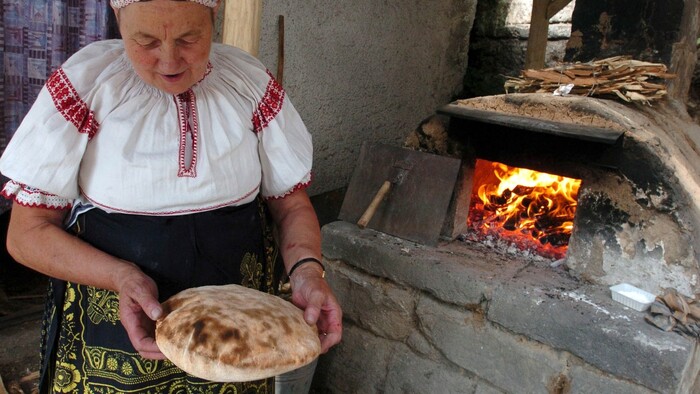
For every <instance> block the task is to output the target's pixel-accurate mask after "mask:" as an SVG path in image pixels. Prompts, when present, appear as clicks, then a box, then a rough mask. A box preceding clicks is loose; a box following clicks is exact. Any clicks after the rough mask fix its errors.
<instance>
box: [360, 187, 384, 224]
mask: <svg viewBox="0 0 700 394" xmlns="http://www.w3.org/2000/svg"><path fill="white" fill-rule="evenodd" d="M389 190H391V182H389V181H384V184H383V185H382V187H380V188H379V191H378V192H377V194H375V195H374V198H373V199H372V202H371V203H369V206H368V207H367V209H366V210H365V213H363V214H362V216H361V217H360V220H358V221H357V225H358V226H360V228H365V227H367V224H368V223H369V221H370V220H372V216H374V213H375V212H377V208H378V207H379V203H381V202H382V200H383V199H384V197H385V196H386V195H387V193H389Z"/></svg>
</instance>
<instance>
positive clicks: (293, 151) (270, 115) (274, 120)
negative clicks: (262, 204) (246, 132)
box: [253, 73, 313, 198]
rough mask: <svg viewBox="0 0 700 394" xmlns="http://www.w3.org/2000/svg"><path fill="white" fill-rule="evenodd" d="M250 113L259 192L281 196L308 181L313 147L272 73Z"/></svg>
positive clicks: (304, 185)
mask: <svg viewBox="0 0 700 394" xmlns="http://www.w3.org/2000/svg"><path fill="white" fill-rule="evenodd" d="M268 76H269V78H270V80H269V82H268V85H267V89H266V92H265V95H264V97H263V99H262V100H261V101H260V103H259V104H258V108H257V110H256V111H255V114H254V116H253V129H254V131H255V132H256V133H257V135H258V140H259V145H258V149H259V155H260V162H261V165H262V172H263V174H262V185H261V188H262V195H263V197H265V198H282V197H284V196H286V195H287V194H290V193H292V192H294V191H296V190H298V189H301V188H305V187H307V186H308V185H309V184H310V182H311V168H312V163H313V146H312V142H311V134H310V133H309V132H308V130H307V129H306V126H305V125H304V122H303V121H302V119H301V116H300V115H299V113H298V112H297V111H296V109H295V108H294V106H293V105H292V103H291V101H290V100H289V98H288V97H287V96H286V94H285V91H284V89H283V88H282V86H281V85H280V84H279V83H277V81H275V79H274V78H273V77H272V75H269V73H268Z"/></svg>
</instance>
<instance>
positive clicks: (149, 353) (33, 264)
mask: <svg viewBox="0 0 700 394" xmlns="http://www.w3.org/2000/svg"><path fill="white" fill-rule="evenodd" d="M11 212H12V213H11V216H10V226H9V228H8V233H7V247H8V251H10V254H11V255H12V256H13V257H14V258H15V260H17V261H18V262H20V263H21V264H24V265H26V266H27V267H30V268H32V269H34V270H36V271H39V272H41V273H43V274H45V275H47V276H51V277H54V278H57V279H62V280H67V281H71V282H74V283H80V284H85V285H90V286H94V287H97V288H101V289H107V290H113V291H116V292H117V293H119V306H120V307H119V315H120V318H121V320H122V324H123V326H124V328H125V329H126V331H127V333H128V335H129V339H130V340H131V343H132V344H133V345H134V348H136V350H137V351H138V352H139V353H141V355H142V356H143V357H146V358H152V359H162V358H164V356H163V354H162V353H161V352H160V350H158V347H157V346H156V343H155V339H154V336H155V322H154V320H155V319H157V318H158V315H159V314H160V313H162V311H161V308H160V304H159V303H158V290H157V288H156V285H155V283H154V282H153V280H152V279H151V278H149V277H148V276H146V274H144V273H143V272H142V271H141V270H140V269H139V268H138V267H137V266H136V265H134V264H132V263H130V262H127V261H124V260H121V259H118V258H116V257H114V256H110V255H109V254H107V253H104V252H102V251H100V250H98V249H96V248H94V247H93V246H91V245H90V244H88V243H86V242H83V241H82V240H80V239H79V238H78V237H75V236H73V235H70V234H69V233H68V232H66V231H65V230H64V229H63V218H64V216H65V215H66V214H67V212H68V211H67V210H53V209H45V208H40V207H25V206H22V205H19V204H14V205H13V207H12V211H11ZM107 273H109V274H107ZM144 311H145V312H144Z"/></svg>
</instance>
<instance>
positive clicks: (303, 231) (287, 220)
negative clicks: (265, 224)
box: [267, 190, 343, 353]
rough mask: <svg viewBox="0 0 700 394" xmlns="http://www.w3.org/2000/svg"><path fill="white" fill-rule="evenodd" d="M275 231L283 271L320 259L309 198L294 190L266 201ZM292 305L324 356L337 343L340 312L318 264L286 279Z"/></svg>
mask: <svg viewBox="0 0 700 394" xmlns="http://www.w3.org/2000/svg"><path fill="white" fill-rule="evenodd" d="M267 205H268V207H270V213H271V214H272V217H273V218H274V220H275V223H276V224H277V228H278V229H279V238H280V249H281V252H282V258H283V259H284V262H285V265H286V268H287V272H289V270H290V269H291V267H292V266H293V265H294V264H295V263H296V262H297V261H299V260H301V259H304V258H308V257H314V258H318V257H320V256H321V231H320V228H319V225H318V219H317V218H316V212H315V211H314V208H313V206H312V205H311V201H310V200H309V196H308V195H307V194H306V192H305V191H304V190H297V191H295V192H294V193H291V194H289V195H288V196H285V197H284V198H281V199H273V200H269V201H268V202H267ZM290 281H291V285H292V302H293V303H294V304H295V305H296V306H298V307H299V308H302V309H303V310H304V319H305V320H306V322H307V323H309V324H316V326H317V327H318V331H319V336H320V338H321V348H322V351H323V352H324V353H325V352H327V351H328V349H330V347H331V346H333V345H335V344H337V343H338V342H340V338H341V337H342V331H343V313H342V311H341V308H340V305H339V304H338V301H337V300H336V298H335V296H334V295H333V292H332V291H331V288H330V286H328V283H327V282H326V280H325V279H324V278H323V268H322V267H321V266H320V265H319V264H315V263H311V262H309V263H305V264H303V265H300V266H299V268H297V269H296V270H294V272H293V274H292V275H291V278H290Z"/></svg>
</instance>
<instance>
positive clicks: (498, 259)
mask: <svg viewBox="0 0 700 394" xmlns="http://www.w3.org/2000/svg"><path fill="white" fill-rule="evenodd" d="M582 3H585V2H582V1H581V2H577V7H579V6H580V5H581V4H582ZM599 3H605V2H599ZM676 3H677V2H674V4H676ZM686 4H689V2H686ZM696 8H697V7H695V6H694V7H690V9H691V10H694V11H693V12H695V13H696V14H697V9H696ZM574 14H575V15H576V12H575V13H574ZM575 15H574V16H575ZM694 31H695V32H696V31H697V30H694ZM671 90H672V89H671ZM671 96H672V97H670V98H669V99H668V100H664V101H661V102H656V103H654V104H653V105H651V106H649V105H633V104H626V103H622V102H620V101H615V100H608V99H598V98H591V97H580V96H553V95H552V94H551V93H535V94H505V95H494V96H484V97H477V98H470V99H466V100H458V101H455V102H453V103H451V104H449V105H446V106H444V107H442V108H439V109H437V111H436V112H437V114H436V115H435V116H433V117H431V118H430V119H429V120H427V121H426V122H425V123H424V124H422V125H421V126H420V127H419V129H418V130H417V132H416V133H414V135H413V136H412V138H415V139H416V140H420V141H419V142H416V144H415V145H414V147H419V148H422V149H425V150H428V151H433V152H440V153H441V154H446V155H451V156H456V157H459V158H460V159H461V160H462V163H463V167H462V171H461V172H462V174H461V176H460V177H459V180H460V182H457V187H456V188H455V190H456V195H455V196H454V198H455V199H454V200H453V201H458V202H459V203H458V204H456V205H460V206H464V205H465V204H466V205H468V200H469V199H470V197H471V195H472V189H473V186H472V185H473V184H472V182H473V178H474V176H473V174H474V168H475V164H476V163H477V162H478V161H479V160H488V161H491V162H497V163H503V164H506V165H508V166H514V167H520V168H528V169H533V170H536V171H542V172H547V173H551V174H556V175H561V176H566V177H571V178H575V179H577V180H580V189H579V190H578V192H577V193H576V194H577V196H576V197H577V206H576V214H575V216H574V219H573V223H572V230H571V233H570V236H569V237H568V249H567V250H566V252H565V255H564V256H563V258H553V259H552V258H550V259H542V258H536V257H533V256H532V255H529V254H527V253H519V252H517V251H516V252H513V251H511V250H508V248H504V247H503V244H500V243H495V244H494V243H484V242H478V239H477V240H475V239H472V238H469V237H464V236H461V235H460V231H447V232H444V233H443V239H442V241H441V242H440V243H439V244H438V245H437V246H429V245H425V244H420V243H416V242H412V241H408V240H405V239H401V238H398V237H395V236H392V235H389V234H386V233H382V232H379V231H375V230H372V229H369V228H367V229H361V228H359V227H358V226H357V225H356V224H355V223H354V222H352V221H336V222H333V223H329V224H327V225H325V226H324V227H323V230H322V232H323V238H324V241H323V255H324V260H325V261H326V263H327V266H328V271H329V280H330V283H331V284H332V286H333V287H334V290H335V291H336V293H337V295H338V297H339V299H340V302H341V304H342V305H343V306H344V313H345V316H344V320H345V332H344V338H343V342H342V343H341V344H340V345H339V346H338V347H337V348H335V349H333V350H332V351H331V352H330V353H329V354H327V355H324V356H323V357H322V358H321V361H320V362H319V364H318V367H317V373H316V377H315V382H314V385H315V386H316V387H317V388H319V389H320V388H325V389H328V390H330V391H331V392H353V393H355V392H391V393H395V392H406V393H408V392H411V393H413V392H430V393H433V392H434V393H501V392H508V393H540V392H549V393H570V392H573V393H700V347H699V346H698V340H697V338H693V337H689V336H682V335H679V334H678V333H675V332H665V331H662V330H660V329H658V328H657V327H655V326H653V325H651V324H648V323H647V322H646V321H645V319H644V317H645V314H646V313H645V312H638V311H635V310H633V309H630V308H628V307H626V306H623V305H622V304H620V303H617V302H615V301H613V300H612V298H611V293H610V289H609V288H610V286H612V285H615V284H619V283H623V282H624V283H629V284H632V285H634V286H637V287H640V288H642V289H644V290H646V291H649V292H651V293H653V294H657V295H659V294H661V293H662V292H663V291H664V290H665V289H667V288H672V289H676V290H677V291H679V292H680V293H682V294H685V295H687V296H689V297H696V294H698V293H700V282H699V280H700V199H699V198H698V196H699V195H700V126H698V124H697V123H695V122H694V121H693V120H692V119H691V118H690V116H688V114H687V112H686V110H685V108H684V106H683V105H682V104H681V103H680V102H679V101H678V100H676V99H675V98H674V97H673V94H672V95H671ZM438 135H446V136H448V137H449V138H448V139H447V140H436V139H435V136H438ZM430 137H432V138H433V139H432V140H431V138H430ZM453 208H454V207H453ZM467 216H468V214H467V213H466V212H463V211H461V210H460V209H459V208H458V207H457V208H454V217H455V218H457V219H458V220H456V222H458V223H464V226H465V229H466V227H467V226H466V219H467ZM462 219H464V220H463V221H462ZM447 227H449V226H447ZM447 227H446V228H447ZM454 227H455V229H456V230H460V229H459V228H456V227H458V226H454ZM550 257H551V256H550Z"/></svg>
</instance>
